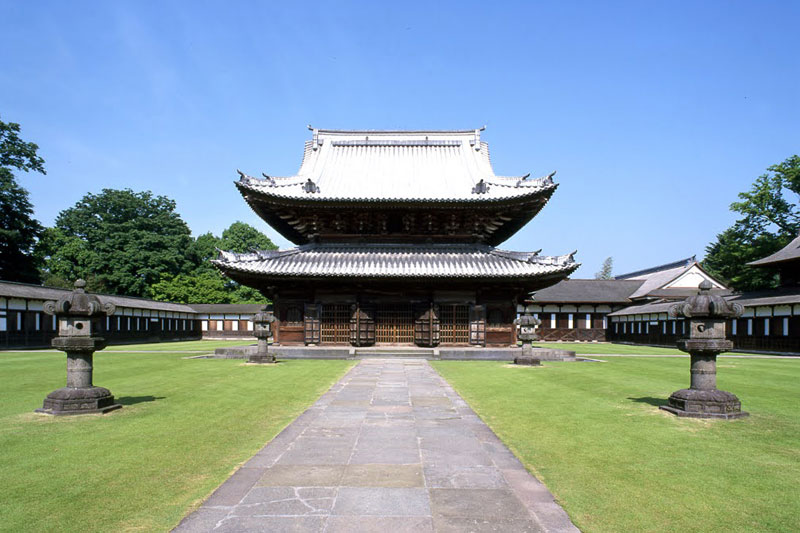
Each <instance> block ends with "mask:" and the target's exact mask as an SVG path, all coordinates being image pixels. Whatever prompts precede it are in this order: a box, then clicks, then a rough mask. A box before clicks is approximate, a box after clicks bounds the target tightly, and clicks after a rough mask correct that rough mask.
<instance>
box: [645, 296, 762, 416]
mask: <svg viewBox="0 0 800 533" xmlns="http://www.w3.org/2000/svg"><path fill="white" fill-rule="evenodd" d="M699 289H700V291H699V293H698V294H697V296H691V297H689V298H688V299H687V300H686V301H685V302H684V303H680V304H675V305H673V306H672V307H671V308H670V310H669V314H670V316H672V317H676V318H677V317H683V318H685V319H686V320H687V321H688V322H689V338H688V339H680V340H679V341H678V343H677V344H678V349H680V350H681V351H684V352H688V353H689V355H690V357H691V382H690V387H689V388H688V389H681V390H678V391H675V392H673V393H672V394H671V395H670V397H669V400H668V401H669V404H668V405H662V406H661V407H660V409H662V410H664V411H667V412H668V413H672V414H673V415H676V416H683V417H688V418H722V419H733V418H742V417H745V416H748V415H749V413H746V412H745V411H742V403H741V402H740V401H739V398H737V397H736V395H735V394H733V393H731V392H728V391H724V390H719V389H717V355H719V354H720V353H722V352H727V351H728V350H732V349H733V342H731V341H729V340H727V339H726V338H725V319H726V318H733V317H737V316H740V315H741V314H742V306H741V305H738V304H733V305H731V304H729V303H728V302H726V301H725V300H724V299H723V298H722V297H720V296H717V295H714V294H711V284H710V283H709V282H708V281H703V282H702V283H701V284H700V286H699Z"/></svg>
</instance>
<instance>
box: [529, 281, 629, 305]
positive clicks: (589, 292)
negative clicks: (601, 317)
mask: <svg viewBox="0 0 800 533" xmlns="http://www.w3.org/2000/svg"><path fill="white" fill-rule="evenodd" d="M642 283H644V282H643V281H641V280H627V279H626V280H616V279H607V280H604V279H565V280H563V281H560V282H558V283H556V284H555V285H553V286H552V287H547V288H546V289H542V290H540V291H536V292H535V293H534V294H533V298H532V300H533V302H535V303H543V304H544V303H610V304H629V303H631V300H630V298H629V297H630V295H631V294H633V292H634V291H636V289H638V288H639V287H640V286H641V285H642Z"/></svg>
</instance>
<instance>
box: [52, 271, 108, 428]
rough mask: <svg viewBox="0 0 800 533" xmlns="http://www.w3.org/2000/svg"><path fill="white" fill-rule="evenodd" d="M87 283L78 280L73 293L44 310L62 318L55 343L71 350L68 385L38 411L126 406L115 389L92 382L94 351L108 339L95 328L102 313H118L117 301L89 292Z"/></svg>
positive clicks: (69, 411)
mask: <svg viewBox="0 0 800 533" xmlns="http://www.w3.org/2000/svg"><path fill="white" fill-rule="evenodd" d="M85 286H86V282H85V281H83V280H78V281H76V282H75V289H74V290H73V291H72V292H71V293H69V294H67V295H65V296H63V297H62V298H60V299H59V300H58V301H49V302H45V303H44V311H45V312H46V313H47V314H50V315H55V316H56V317H57V318H58V337H56V338H54V339H53V341H52V346H53V348H55V349H56V350H61V351H62V352H66V354H67V386H66V387H63V388H61V389H57V390H54V391H53V392H51V393H50V394H48V395H47V397H45V399H44V402H43V403H42V407H41V408H40V409H36V412H37V413H42V414H46V415H56V416H60V415H88V414H95V413H107V412H109V411H113V410H115V409H119V408H120V407H122V405H121V404H118V403H116V402H115V401H114V395H113V394H111V391H109V390H108V389H106V388H104V387H95V386H94V384H93V383H92V372H93V370H94V365H93V360H94V352H95V351H97V350H102V349H103V348H105V347H106V341H105V339H103V338H102V337H94V336H92V332H93V331H96V330H97V329H98V327H99V323H98V322H99V319H100V317H103V316H110V315H112V314H113V313H114V305H113V304H111V303H105V304H103V303H102V302H100V300H99V299H98V298H97V297H96V296H94V295H90V294H87V293H86V291H85V290H84V287H85Z"/></svg>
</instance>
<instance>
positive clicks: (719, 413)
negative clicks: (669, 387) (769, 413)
mask: <svg viewBox="0 0 800 533" xmlns="http://www.w3.org/2000/svg"><path fill="white" fill-rule="evenodd" d="M661 409H663V410H664V411H667V412H669V413H672V414H673V415H677V416H684V417H688V418H725V419H729V418H742V417H745V416H749V414H750V413H747V412H745V411H742V403H741V402H740V401H739V398H737V397H736V395H735V394H733V393H732V392H728V391H724V390H719V389H714V390H697V389H681V390H678V391H675V392H673V393H672V395H671V396H670V397H669V405H662V406H661Z"/></svg>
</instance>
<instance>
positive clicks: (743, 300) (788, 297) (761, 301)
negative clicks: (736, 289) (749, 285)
mask: <svg viewBox="0 0 800 533" xmlns="http://www.w3.org/2000/svg"><path fill="white" fill-rule="evenodd" d="M726 299H727V300H728V301H729V302H736V303H740V304H742V305H744V306H746V307H754V306H758V305H793V304H800V288H798V287H780V288H778V289H771V290H764V291H753V292H744V293H742V294H737V295H734V296H731V297H730V298H726Z"/></svg>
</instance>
